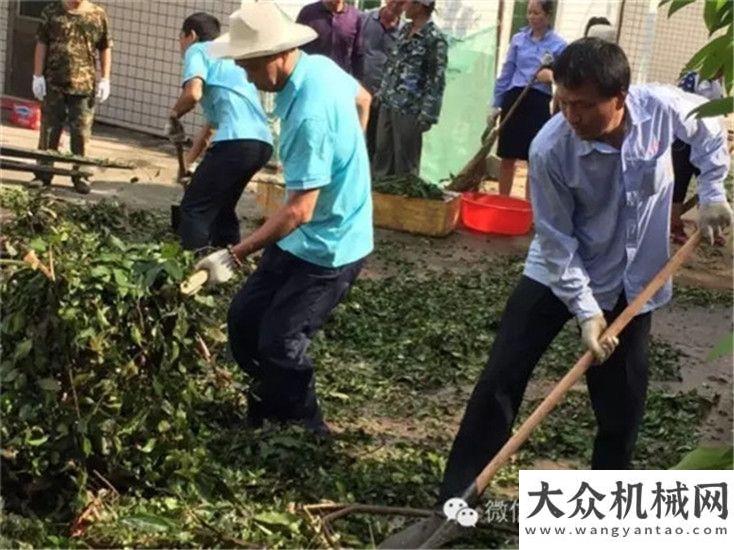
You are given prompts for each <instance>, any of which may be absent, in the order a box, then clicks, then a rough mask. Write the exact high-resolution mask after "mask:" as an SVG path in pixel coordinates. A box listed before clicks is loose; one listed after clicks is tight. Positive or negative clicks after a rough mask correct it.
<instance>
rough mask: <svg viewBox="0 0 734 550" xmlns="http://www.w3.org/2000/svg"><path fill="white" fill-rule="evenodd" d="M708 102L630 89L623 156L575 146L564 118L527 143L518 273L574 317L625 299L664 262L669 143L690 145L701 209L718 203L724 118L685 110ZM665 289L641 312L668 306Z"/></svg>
mask: <svg viewBox="0 0 734 550" xmlns="http://www.w3.org/2000/svg"><path fill="white" fill-rule="evenodd" d="M704 101H705V100H704V99H703V98H701V97H700V96H697V95H693V94H689V93H686V92H684V91H682V90H680V89H677V88H675V87H673V86H659V85H642V86H632V88H631V89H630V91H629V94H628V96H627V99H626V103H625V106H626V118H627V121H628V129H627V132H626V134H625V137H624V142H623V144H622V148H621V150H618V149H615V148H614V147H612V146H610V145H608V144H606V143H601V142H597V141H585V140H582V139H580V138H579V137H578V136H576V134H575V133H574V131H573V130H572V128H571V127H570V126H569V124H568V122H566V119H565V118H564V117H563V115H562V114H561V113H559V114H557V115H555V116H554V117H553V118H552V119H551V120H550V121H548V123H547V124H546V125H545V126H543V128H542V129H541V130H540V132H539V133H538V135H537V136H536V137H535V139H534V140H533V143H532V144H531V146H530V160H529V176H530V191H531V197H532V203H533V212H534V215H535V231H536V233H535V238H534V239H533V242H532V244H531V245H530V250H529V252H528V257H527V260H526V263H525V275H526V276H528V277H530V278H531V279H534V280H536V281H538V282H539V283H542V284H544V285H546V286H548V287H550V289H551V290H552V291H553V293H554V294H555V295H556V296H557V297H558V298H559V299H561V300H562V301H563V302H564V303H565V304H566V306H567V307H568V309H569V311H570V312H571V313H572V314H573V315H575V316H576V317H577V318H578V319H579V320H584V319H587V318H589V317H592V316H594V315H596V314H598V313H599V312H600V311H601V310H611V309H612V308H613V306H614V305H615V303H616V301H617V299H618V298H619V296H620V294H621V293H622V292H624V293H625V297H626V299H627V300H628V301H632V300H633V299H634V298H635V297H636V296H637V295H638V294H639V293H640V292H641V291H642V289H643V288H644V287H645V285H646V284H647V283H648V282H649V281H650V280H651V279H652V278H653V277H654V276H655V274H656V273H657V272H658V271H660V269H661V268H662V267H663V265H664V264H665V263H666V262H667V261H668V256H669V252H670V250H669V239H668V231H669V223H670V207H671V201H672V196H673V168H672V164H671V155H670V146H671V144H672V143H673V141H674V140H675V139H676V138H678V139H680V140H681V141H683V142H685V143H689V144H690V145H691V162H692V163H693V164H694V165H695V166H697V167H698V168H699V169H700V170H701V175H700V176H698V179H697V181H698V197H699V202H700V203H701V204H706V203H711V202H717V201H725V200H726V195H725V193H724V185H723V182H724V178H725V177H726V175H727V173H728V171H729V161H730V159H729V154H728V152H727V149H726V135H725V132H724V129H723V125H722V123H721V119H717V118H704V119H697V118H695V117H690V118H688V113H690V111H691V110H692V109H693V108H695V107H696V106H698V105H700V104H701V103H703V102H704ZM671 295H672V284H671V281H668V282H667V283H666V285H665V286H664V287H663V288H662V289H661V290H660V291H659V292H658V293H657V294H655V296H654V297H653V298H652V299H651V300H650V301H649V302H648V303H647V304H646V305H645V307H644V308H643V310H642V312H643V313H644V312H646V311H650V310H653V309H656V308H658V307H660V306H662V305H664V304H665V303H667V302H668V301H669V300H670V298H671Z"/></svg>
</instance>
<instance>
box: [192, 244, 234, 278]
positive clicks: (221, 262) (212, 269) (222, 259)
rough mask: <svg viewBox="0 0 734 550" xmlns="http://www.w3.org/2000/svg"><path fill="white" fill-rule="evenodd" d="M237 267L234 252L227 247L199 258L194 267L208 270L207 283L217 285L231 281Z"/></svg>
mask: <svg viewBox="0 0 734 550" xmlns="http://www.w3.org/2000/svg"><path fill="white" fill-rule="evenodd" d="M237 267H238V266H237V262H236V261H235V259H234V257H233V255H232V253H231V252H230V251H229V250H227V249H222V250H217V251H216V252H212V253H211V254H209V255H208V256H205V257H204V258H202V259H201V260H199V262H198V263H197V264H196V266H195V267H194V269H196V270H197V271H199V270H202V269H203V270H206V271H207V273H209V278H208V279H207V284H208V285H217V284H221V283H226V282H227V281H229V280H230V279H231V278H232V277H233V276H234V272H235V270H236V269H237Z"/></svg>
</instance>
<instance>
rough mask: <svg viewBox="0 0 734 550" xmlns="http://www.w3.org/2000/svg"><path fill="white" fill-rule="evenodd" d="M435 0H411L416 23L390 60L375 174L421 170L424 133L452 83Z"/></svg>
mask: <svg viewBox="0 0 734 550" xmlns="http://www.w3.org/2000/svg"><path fill="white" fill-rule="evenodd" d="M435 8H436V2H435V0H409V1H408V3H407V7H406V9H405V15H406V17H407V18H408V19H410V23H409V24H407V25H405V26H404V27H403V28H402V30H401V31H400V33H399V36H398V40H397V43H396V44H395V47H394V48H393V50H392V52H391V53H390V54H389V56H388V59H387V63H385V69H384V76H383V78H382V85H381V86H380V91H379V93H378V94H377V98H378V100H379V101H380V113H379V117H378V120H377V140H376V141H377V144H376V148H375V158H374V162H373V166H372V171H373V174H374V175H375V177H384V176H389V175H394V174H395V175H400V174H416V175H417V174H418V171H419V169H420V160H421V149H422V147H423V133H424V132H427V131H428V130H429V129H430V128H431V126H433V125H434V124H435V123H436V122H438V115H439V113H440V112H441V102H442V101H443V90H444V87H445V85H446V78H445V72H446V63H447V61H448V55H447V51H448V44H447V42H446V38H445V37H444V35H443V33H442V32H441V31H439V30H438V27H437V26H436V24H435V23H434V22H433V21H432V20H431V15H432V14H433V10H434V9H435Z"/></svg>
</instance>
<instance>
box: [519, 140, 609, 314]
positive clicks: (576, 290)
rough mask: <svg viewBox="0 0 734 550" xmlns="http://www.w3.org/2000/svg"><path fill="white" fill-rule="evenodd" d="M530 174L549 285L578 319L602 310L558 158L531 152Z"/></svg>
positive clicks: (537, 231) (543, 152)
mask: <svg viewBox="0 0 734 550" xmlns="http://www.w3.org/2000/svg"><path fill="white" fill-rule="evenodd" d="M528 166H529V178H530V191H531V200H532V204H533V212H534V217H535V234H536V239H537V243H538V245H539V247H540V256H541V257H542V258H543V261H544V262H545V265H546V269H547V272H548V274H549V280H548V285H549V286H550V289H551V290H552V291H553V294H555V295H556V296H557V297H558V299H560V300H561V301H562V302H563V303H564V304H566V307H567V308H568V310H569V311H570V312H571V313H572V314H573V315H575V316H576V318H577V319H578V320H579V321H583V320H584V319H588V318H589V317H593V316H595V315H598V314H599V313H601V308H600V307H599V304H598V303H597V301H596V299H595V298H594V294H593V293H592V291H591V287H590V286H589V282H590V280H589V275H588V273H587V272H586V268H585V267H584V265H583V263H582V262H581V258H580V256H579V254H578V246H579V243H578V241H577V240H576V237H575V236H574V234H573V231H574V229H573V210H574V204H573V195H572V192H571V189H570V188H569V187H568V186H567V185H565V184H564V183H563V181H562V177H561V170H560V162H559V161H558V160H557V159H555V158H554V157H553V156H552V153H551V152H549V151H540V152H538V151H533V150H531V153H530V160H529V162H528Z"/></svg>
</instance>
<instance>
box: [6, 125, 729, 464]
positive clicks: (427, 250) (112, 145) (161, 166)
mask: <svg viewBox="0 0 734 550" xmlns="http://www.w3.org/2000/svg"><path fill="white" fill-rule="evenodd" d="M0 142H2V143H7V144H11V143H12V144H13V145H15V146H20V147H29V148H33V147H35V146H36V142H37V132H34V131H30V130H24V129H19V128H13V127H6V126H4V127H2V133H1V135H0ZM66 142H67V143H68V138H66ZM88 156H91V157H101V158H114V159H118V160H125V161H132V162H133V163H135V165H136V166H137V168H136V169H135V170H131V171H125V170H113V169H109V170H104V171H99V172H98V173H97V175H96V178H95V180H94V184H93V186H92V192H91V194H90V195H88V196H85V197H82V196H81V195H78V194H76V193H74V191H73V189H72V187H71V182H70V180H69V178H66V177H56V179H55V180H54V186H53V190H52V193H53V194H54V195H57V196H59V197H63V198H66V199H70V200H75V201H76V200H78V201H99V200H103V199H116V200H118V201H120V202H123V203H126V204H128V205H130V206H131V207H135V208H146V209H160V210H168V208H169V206H170V205H171V204H175V203H177V202H178V200H179V199H180V196H181V188H180V186H179V185H178V184H176V183H175V181H174V180H175V175H176V172H177V164H176V159H175V152H174V150H173V147H172V146H171V145H170V144H169V143H168V142H167V141H166V140H165V139H162V138H156V137H151V136H147V135H144V134H140V133H135V132H131V131H128V130H123V129H119V128H113V127H108V126H98V127H96V128H95V137H94V139H93V140H92V143H91V146H90V148H89V151H88ZM31 177H32V176H31V175H30V174H24V173H20V172H10V171H5V172H4V173H3V174H2V176H1V177H0V180H1V181H2V183H3V184H4V185H9V186H15V185H23V183H24V182H25V181H28V180H30V179H31ZM273 177H274V176H272V175H269V174H260V175H258V176H256V178H255V182H257V181H258V180H272V178H273ZM134 178H137V181H136V183H132V182H131V180H133V181H135V180H134ZM520 179H522V178H520ZM256 188H257V186H256V184H254V185H253V184H251V185H249V186H248V187H247V189H246V192H245V193H244V195H243V198H242V199H241V201H240V204H239V206H238V213H239V215H240V216H241V218H243V220H245V221H246V223H245V224H244V225H245V227H247V226H248V225H249V226H251V225H253V224H254V223H256V222H257V220H259V219H260V218H261V217H262V214H261V212H260V211H259V209H258V207H257V205H256V202H255V193H256ZM514 194H516V195H518V196H522V195H523V194H524V190H523V189H522V188H520V187H518V188H517V189H515V190H514ZM687 218H688V219H695V214H694V213H689V214H688V215H687ZM377 241H378V246H380V245H382V246H386V245H387V246H389V245H396V247H397V248H396V250H400V246H401V244H402V245H406V244H410V247H409V250H407V251H406V252H405V253H406V254H413V255H416V256H420V259H421V265H422V266H425V268H426V269H449V270H452V269H466V268H467V267H470V266H471V265H472V263H473V260H476V259H477V258H479V257H485V258H486V256H487V255H497V254H523V253H524V252H525V251H526V250H527V247H528V244H529V242H530V236H524V237H517V238H506V237H496V236H487V235H480V234H476V233H473V232H470V231H467V230H458V231H457V232H455V233H454V234H452V235H450V236H449V237H446V238H444V239H427V238H421V237H416V236H412V235H407V234H403V233H396V232H391V231H387V230H378V231H377ZM405 248H407V247H405ZM732 257H733V256H732V240H731V236H729V239H728V242H727V246H726V247H724V248H719V249H711V248H709V247H703V248H701V249H699V251H698V252H697V253H696V256H695V258H693V259H692V261H690V262H689V263H688V264H687V266H686V267H685V268H684V269H683V270H682V271H681V273H679V275H678V276H677V277H676V283H677V284H680V285H685V286H696V287H703V288H711V289H732ZM363 275H364V276H368V277H369V276H373V277H374V276H381V275H382V273H379V272H377V271H376V270H375V269H373V268H368V269H366V270H365V273H363ZM732 325H733V323H732V311H731V308H729V307H722V306H713V305H712V306H709V307H702V306H695V307H694V306H683V305H681V304H677V303H676V302H675V300H674V302H673V304H672V305H670V306H668V307H666V308H663V309H662V310H660V311H658V312H656V314H655V315H654V320H653V335H654V336H655V337H656V338H658V339H660V340H663V341H665V342H667V343H669V344H671V345H672V346H674V347H675V348H677V349H678V350H680V351H681V352H683V354H684V361H683V372H682V380H681V381H679V382H667V383H665V388H668V389H670V390H671V391H685V390H689V389H692V388H696V389H697V390H698V391H699V392H700V393H702V394H703V395H706V396H709V397H713V396H716V395H718V396H719V397H718V403H717V405H716V406H715V407H714V410H712V411H711V413H710V415H709V417H708V418H707V419H706V421H705V422H704V425H703V426H702V433H703V437H702V442H703V443H712V442H727V441H728V442H731V440H732V358H731V357H726V358H722V359H719V360H717V361H713V362H712V361H708V360H707V359H706V356H707V355H708V353H709V352H710V350H711V349H712V348H713V347H714V346H715V345H716V344H717V343H718V342H719V341H720V340H721V338H722V336H723V335H725V334H726V333H727V331H728V332H731V331H732V328H733V326H732ZM551 383H552V382H551V381H543V380H540V381H536V382H535V383H533V384H532V385H531V387H530V388H529V394H528V395H529V396H530V397H539V396H542V395H543V394H544V393H545V392H546V391H547V390H548V388H549V386H550V384H551ZM470 389H471V388H466V391H465V392H462V393H466V395H462V396H459V395H452V396H437V399H443V398H446V399H452V400H456V399H457V398H461V399H463V398H466V396H468V392H469V391H470ZM401 422H402V424H400V425H396V422H394V421H393V420H391V419H383V420H381V419H372V420H371V421H370V422H369V424H370V425H369V426H368V429H370V431H371V430H373V429H374V430H384V431H386V432H388V433H390V432H392V433H396V434H397V433H398V432H400V433H403V434H408V433H413V434H416V435H417V436H418V437H419V436H420V427H419V426H417V425H416V426H410V425H407V424H406V420H405V419H401ZM407 422H408V424H409V421H407ZM449 422H451V420H450V421H449ZM453 422H458V418H456V419H454V420H453ZM416 424H417V423H416ZM546 466H547V465H546ZM556 466H558V465H556ZM561 467H563V465H561Z"/></svg>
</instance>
